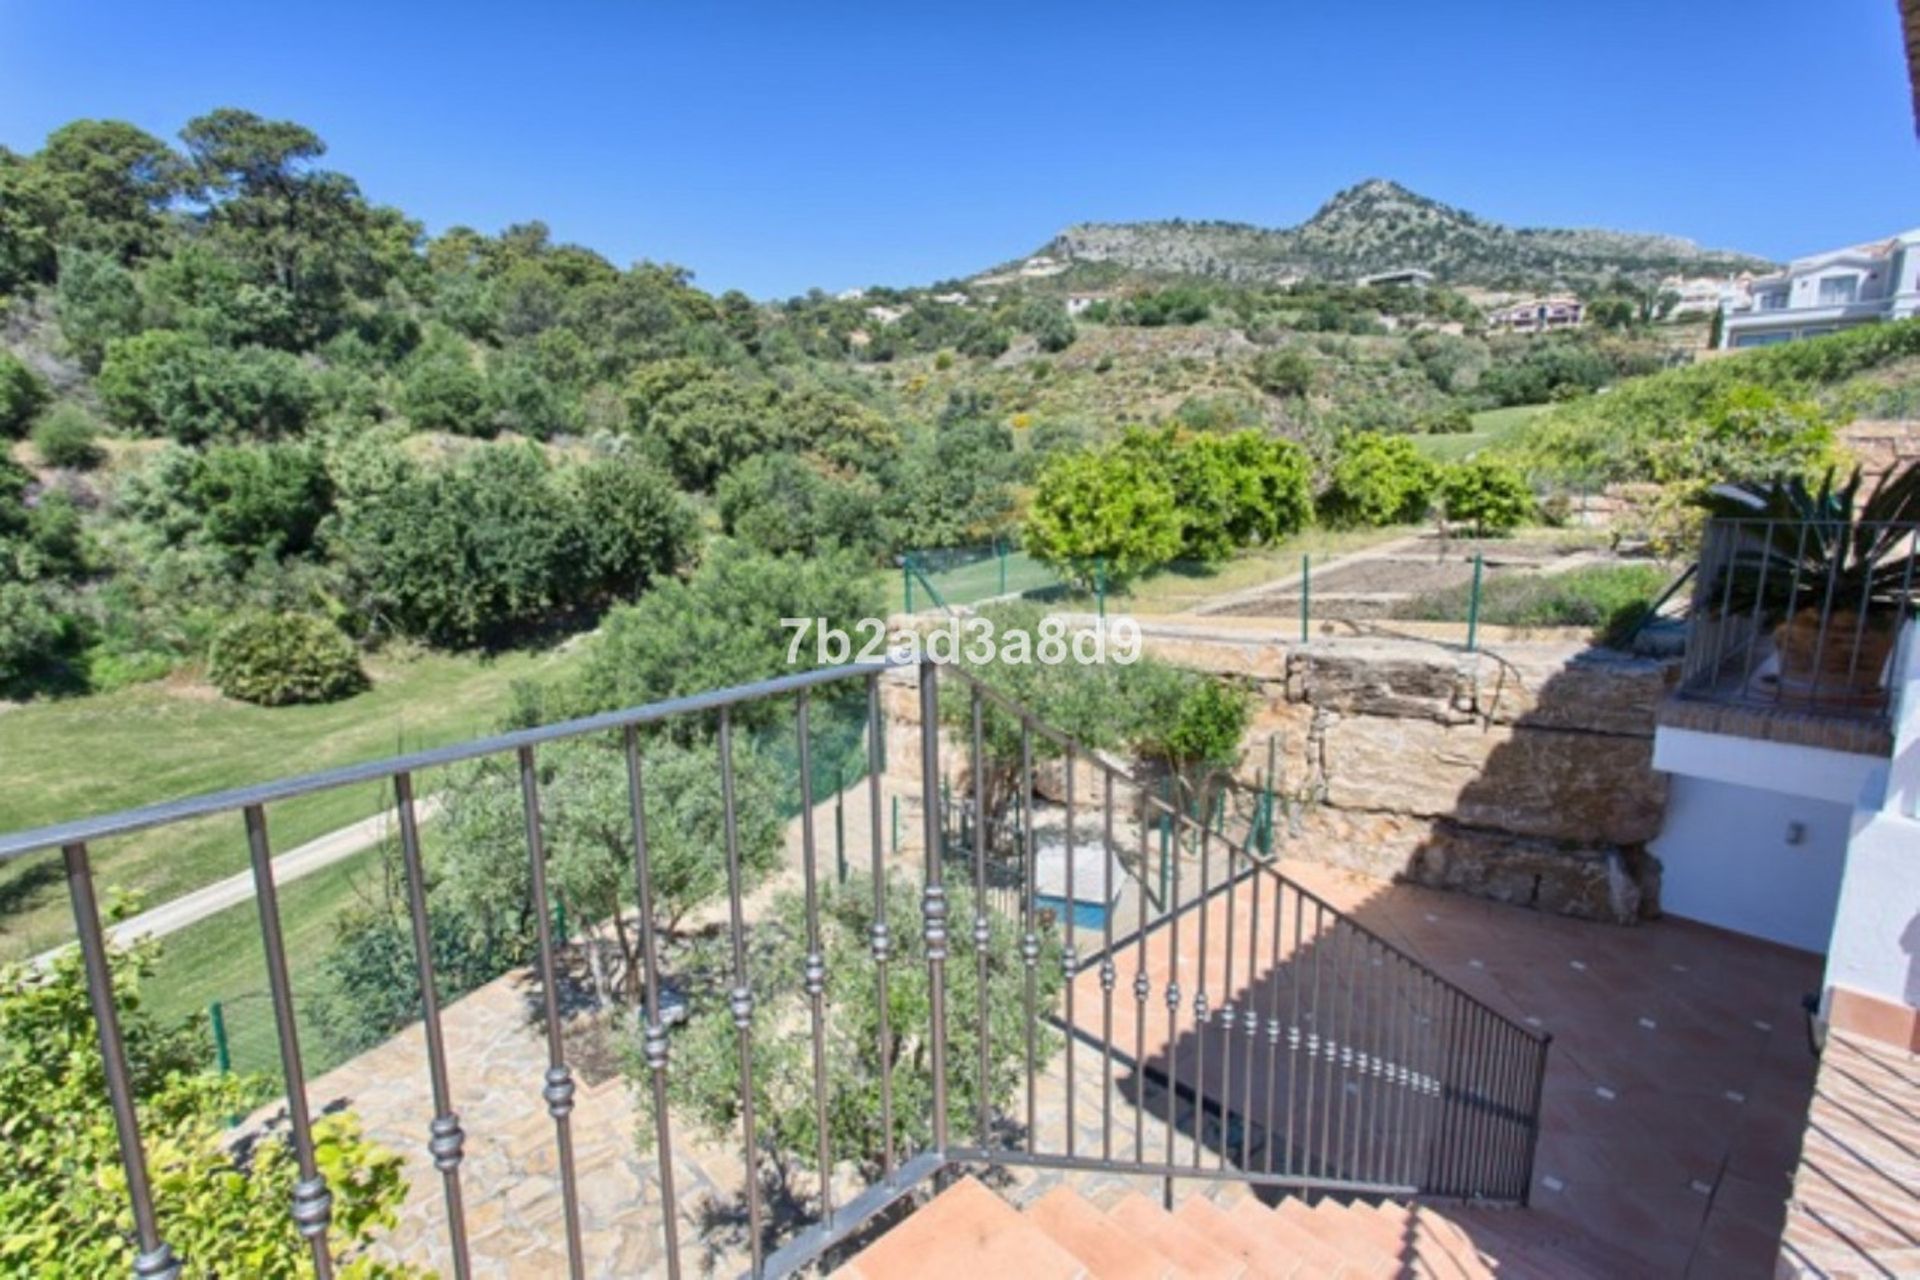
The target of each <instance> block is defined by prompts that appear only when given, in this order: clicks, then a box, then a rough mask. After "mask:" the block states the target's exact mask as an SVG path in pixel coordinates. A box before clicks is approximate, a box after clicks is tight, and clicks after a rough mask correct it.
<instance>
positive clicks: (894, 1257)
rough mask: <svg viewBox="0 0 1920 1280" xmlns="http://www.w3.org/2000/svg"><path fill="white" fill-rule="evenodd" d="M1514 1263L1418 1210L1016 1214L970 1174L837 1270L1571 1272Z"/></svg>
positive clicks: (1154, 1279) (1136, 1275) (1219, 1277)
mask: <svg viewBox="0 0 1920 1280" xmlns="http://www.w3.org/2000/svg"><path fill="white" fill-rule="evenodd" d="M1537 1261H1538V1269H1535V1268H1534V1267H1526V1268H1524V1269H1521V1270H1516V1269H1514V1268H1512V1267H1508V1266H1501V1265H1499V1264H1497V1263H1495V1262H1494V1261H1493V1260H1491V1259H1489V1258H1487V1257H1485V1256H1483V1255H1482V1254H1481V1252H1480V1251H1479V1250H1478V1249H1477V1248H1476V1247H1475V1245H1474V1243H1473V1241H1472V1240H1471V1239H1469V1238H1468V1236H1467V1233H1466V1232H1465V1231H1464V1230H1463V1229H1462V1228H1461V1227H1459V1226H1458V1225H1456V1224H1455V1223H1453V1222H1451V1221H1449V1220H1448V1219H1446V1218H1444V1217H1442V1216H1440V1214H1439V1213H1437V1212H1435V1211H1434V1210H1432V1209H1429V1208H1426V1207H1424V1206H1421V1205H1408V1204H1397V1203H1392V1202H1381V1203H1368V1202H1365V1201H1360V1200H1355V1201H1352V1202H1350V1203H1342V1202H1341V1201H1338V1200H1332V1199H1322V1200H1320V1201H1318V1202H1317V1203H1314V1204H1311V1205H1309V1204H1308V1203H1307V1202H1306V1201H1305V1200H1302V1199H1298V1198H1295V1197H1288V1198H1286V1199H1284V1200H1282V1201H1280V1203H1279V1204H1278V1205H1276V1206H1272V1207H1269V1206H1267V1205H1265V1204H1263V1203H1261V1202H1260V1201H1259V1200H1255V1199H1252V1198H1251V1197H1247V1198H1242V1199H1240V1200H1239V1201H1238V1202H1237V1203H1236V1204H1234V1205H1233V1206H1232V1207H1231V1208H1224V1207H1222V1206H1221V1205H1219V1204H1216V1203H1215V1202H1214V1201H1212V1200H1210V1199H1208V1198H1207V1197H1205V1196H1201V1195H1194V1196H1190V1197H1188V1198H1187V1199H1186V1200H1184V1201H1183V1202H1182V1203H1181V1204H1180V1206H1179V1207H1178V1208H1176V1209H1175V1210H1173V1211H1172V1212H1171V1213H1169V1212H1168V1211H1167V1210H1166V1209H1164V1208H1162V1207H1161V1206H1160V1205H1159V1204H1158V1203H1157V1202H1156V1201H1154V1200H1151V1199H1148V1198H1147V1197H1146V1196H1144V1195H1141V1194H1140V1193H1138V1192H1129V1193H1127V1194H1126V1195H1125V1196H1123V1197H1122V1198H1121V1199H1120V1200H1118V1201H1117V1202H1115V1203H1114V1204H1113V1205H1112V1207H1110V1208H1108V1209H1106V1210H1104V1211H1103V1210H1101V1209H1099V1208H1097V1207H1096V1206H1095V1205H1094V1204H1093V1203H1092V1202H1091V1201H1089V1200H1087V1199H1085V1198H1084V1197H1082V1196H1081V1195H1080V1194H1079V1193H1078V1192H1076V1191H1074V1190H1073V1189H1072V1188H1070V1187H1066V1186H1056V1187H1054V1188H1053V1189H1052V1190H1051V1191H1048V1192H1047V1193H1046V1194H1045V1195H1043V1196H1041V1197H1040V1198H1039V1199H1037V1200H1035V1201H1033V1202H1032V1203H1031V1204H1029V1205H1027V1207H1026V1208H1025V1209H1023V1210H1022V1209H1015V1208H1014V1207H1013V1206H1012V1205H1010V1204H1008V1203H1007V1202H1006V1201H1005V1200H1002V1199H1001V1198H1000V1197H999V1196H997V1195H995V1194H994V1193H993V1192H992V1191H989V1190H988V1189H987V1188H986V1187H985V1186H983V1185H982V1184H981V1183H980V1182H978V1181H976V1180H975V1179H973V1178H970V1177H969V1178H962V1179H960V1180H959V1181H957V1182H955V1183H954V1184H953V1185H952V1186H950V1187H948V1188H947V1189H946V1190H945V1191H943V1192H941V1193H940V1195H938V1196H937V1197H935V1198H934V1199H933V1200H932V1201H931V1202H929V1203H928V1204H927V1205H925V1206H924V1207H922V1208H921V1209H920V1210H919V1211H918V1212H916V1213H914V1214H912V1215H911V1216H910V1217H908V1218H907V1219H905V1220H904V1221H903V1222H901V1223H900V1224H899V1225H898V1226H896V1227H894V1228H893V1229H892V1230H891V1231H889V1232H887V1234H885V1235H884V1236H881V1237H880V1238H879V1239H878V1240H876V1241H874V1242H873V1243H872V1244H870V1245H868V1246H867V1247H866V1248H865V1249H864V1250H862V1251H861V1252H860V1253H859V1254H858V1255H857V1256H855V1257H854V1258H853V1259H852V1260H851V1261H850V1262H848V1263H847V1264H846V1265H845V1266H843V1267H841V1268H840V1269H839V1270H838V1271H836V1272H835V1273H834V1274H835V1275H839V1276H845V1277H849V1278H850V1280H908V1278H909V1277H911V1278H912V1280H988V1278H989V1277H999V1276H1018V1277H1021V1280H1081V1278H1082V1277H1085V1278H1087V1280H1108V1278H1109V1277H1111V1278H1112V1280H1170V1278H1171V1277H1189V1276H1191V1277H1196V1278H1200V1280H1240V1278H1244V1280H1256V1278H1265V1277H1271V1278H1272V1280H1319V1278H1320V1277H1327V1278H1329V1280H1332V1278H1336V1277H1337V1278H1338V1280H1359V1278H1360V1277H1375V1276H1377V1277H1382V1278H1383V1280H1384V1278H1385V1277H1400V1276H1407V1277H1418V1278H1420V1280H1428V1278H1431V1280H1478V1278H1480V1277H1490V1276H1494V1275H1496V1274H1498V1275H1500V1276H1503V1277H1504V1276H1513V1275H1516V1274H1520V1275H1541V1276H1546V1275H1566V1274H1574V1273H1570V1272H1567V1271H1563V1270H1559V1269H1557V1268H1556V1267H1554V1266H1553V1265H1552V1264H1551V1262H1550V1261H1549V1260H1546V1259H1539V1260H1537Z"/></svg>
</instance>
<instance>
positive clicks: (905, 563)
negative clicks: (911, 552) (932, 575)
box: [900, 556, 913, 613]
mask: <svg viewBox="0 0 1920 1280" xmlns="http://www.w3.org/2000/svg"><path fill="white" fill-rule="evenodd" d="M900 586H901V589H902V592H903V594H904V595H905V598H906V606H907V607H906V611H907V612H908V613H912V612H913V565H912V563H911V561H910V558H909V557H907V556H901V557H900Z"/></svg>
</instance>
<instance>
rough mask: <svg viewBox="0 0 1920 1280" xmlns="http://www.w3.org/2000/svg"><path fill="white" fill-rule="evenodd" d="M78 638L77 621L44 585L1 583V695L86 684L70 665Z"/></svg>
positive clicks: (79, 635) (78, 648) (79, 639)
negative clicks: (59, 606)
mask: <svg viewBox="0 0 1920 1280" xmlns="http://www.w3.org/2000/svg"><path fill="white" fill-rule="evenodd" d="M81 642H82V638H81V634H80V628H79V625H78V623H77V622H76V621H75V619H74V618H72V617H71V616H69V615H67V614H65V613H62V612H61V611H60V609H59V608H58V607H57V606H56V604H55V603H54V598H53V597H52V596H51V595H50V594H49V593H48V591H47V589H46V588H45V587H44V586H42V585H41V584H39V583H29V582H6V581H0V696H5V697H20V696H24V695H26V694H29V693H33V692H35V691H36V690H39V689H45V688H50V687H54V688H57V687H67V686H71V685H74V684H81V685H84V683H85V681H84V680H81V679H78V678H76V677H74V675H73V673H72V671H71V670H70V669H69V668H70V667H71V665H72V664H73V662H74V660H75V659H76V658H77V657H78V655H79V651H80V648H81Z"/></svg>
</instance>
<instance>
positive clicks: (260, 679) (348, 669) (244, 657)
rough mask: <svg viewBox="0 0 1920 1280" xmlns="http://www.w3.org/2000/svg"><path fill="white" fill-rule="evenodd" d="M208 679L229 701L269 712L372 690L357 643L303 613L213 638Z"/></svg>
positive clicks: (247, 619) (244, 620)
mask: <svg viewBox="0 0 1920 1280" xmlns="http://www.w3.org/2000/svg"><path fill="white" fill-rule="evenodd" d="M208 675H209V677H210V678H211V679H212V681H213V684H214V687H215V688H217V689H219V690H220V692H221V693H224V694H226V695H227V696H228V697H229V698H238V699H239V700H240V701H242V702H255V703H259V704H260V705H261V706H265V707H278V706H285V705H286V704H288V703H295V702H334V701H337V700H338V699H341V698H345V697H348V696H350V695H352V694H355V693H358V692H360V690H362V689H364V688H366V687H367V675H366V672H365V671H363V670H361V668H360V655H359V653H358V651H356V650H355V649H354V647H353V641H351V640H349V639H347V637H346V636H345V635H344V634H342V632H341V631H340V629H339V628H338V627H336V626H334V625H333V623H331V622H329V621H328V620H327V619H325V618H318V617H314V616H313V615H311V614H302V613H277V614H271V613H257V614H246V615H243V616H241V617H239V618H236V619H234V620H233V621H232V622H230V623H228V624H227V625H226V626H225V627H224V628H222V629H221V631H220V634H219V635H217V636H215V637H214V641H213V647H212V650H211V651H210V653H209V654H208Z"/></svg>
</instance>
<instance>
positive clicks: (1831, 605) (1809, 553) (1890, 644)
mask: <svg viewBox="0 0 1920 1280" xmlns="http://www.w3.org/2000/svg"><path fill="white" fill-rule="evenodd" d="M1916 532H1920V525H1915V524H1912V523H1900V522H1885V521H1843V520H1767V519H1724V518H1723V519H1714V520H1710V521H1709V522H1708V523H1707V527H1706V532H1705V536H1704V538H1703V540H1702V544H1701V551H1700V562H1699V572H1698V574H1697V575H1696V578H1695V586H1694V597H1693V606H1692V610H1691V621H1690V624H1689V631H1688V639H1687V656H1686V663H1685V666H1684V668H1683V669H1682V672H1681V677H1680V684H1679V688H1678V690H1677V692H1678V694H1679V696H1680V697H1681V698H1682V699H1685V700H1690V701H1698V702H1709V703H1717V704H1721V705H1725V706H1729V707H1735V708H1741V709H1746V710H1754V711H1761V712H1789V713H1794V714H1796V715H1800V716H1805V717H1811V718H1815V719H1828V720H1838V721H1855V722H1863V723H1865V724H1869V725H1877V726H1884V725H1885V724H1886V723H1887V720H1888V712H1889V698H1890V690H1891V683H1892V670H1893V659H1894V653H1895V650H1896V647H1897V644H1898V642H1899V640H1900V637H1901V633H1902V632H1903V630H1904V629H1905V628H1906V627H1907V624H1908V623H1909V621H1910V620H1911V618H1912V616H1913V612H1914V604H1915V594H1914V589H1915V586H1916V578H1915V563H1916V560H1917V559H1920V544H1917V543H1916V536H1915V535H1916Z"/></svg>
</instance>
